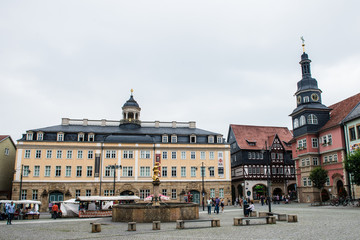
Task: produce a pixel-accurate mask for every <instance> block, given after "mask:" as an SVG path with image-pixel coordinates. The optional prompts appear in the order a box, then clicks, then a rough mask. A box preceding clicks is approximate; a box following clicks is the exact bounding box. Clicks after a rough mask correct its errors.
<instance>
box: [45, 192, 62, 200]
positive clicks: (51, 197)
mask: <svg viewBox="0 0 360 240" xmlns="http://www.w3.org/2000/svg"><path fill="white" fill-rule="evenodd" d="M62 201H64V194H63V193H62V192H59V191H55V192H52V193H50V194H49V202H62Z"/></svg>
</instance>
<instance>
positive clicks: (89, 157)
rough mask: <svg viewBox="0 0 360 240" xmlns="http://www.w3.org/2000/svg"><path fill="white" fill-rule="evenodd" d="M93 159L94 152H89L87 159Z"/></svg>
mask: <svg viewBox="0 0 360 240" xmlns="http://www.w3.org/2000/svg"><path fill="white" fill-rule="evenodd" d="M93 157H94V151H92V150H90V151H88V159H93Z"/></svg>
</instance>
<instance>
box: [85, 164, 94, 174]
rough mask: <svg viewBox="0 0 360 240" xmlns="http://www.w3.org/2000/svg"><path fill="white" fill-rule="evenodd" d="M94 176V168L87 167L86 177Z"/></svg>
mask: <svg viewBox="0 0 360 240" xmlns="http://www.w3.org/2000/svg"><path fill="white" fill-rule="evenodd" d="M92 175H93V167H92V166H87V167H86V176H87V177H92Z"/></svg>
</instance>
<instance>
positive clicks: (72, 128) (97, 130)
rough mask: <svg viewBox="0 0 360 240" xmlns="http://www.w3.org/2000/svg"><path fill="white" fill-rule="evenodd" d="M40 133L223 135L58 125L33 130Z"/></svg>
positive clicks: (168, 130)
mask: <svg viewBox="0 0 360 240" xmlns="http://www.w3.org/2000/svg"><path fill="white" fill-rule="evenodd" d="M31 131H34V132H38V131H42V132H64V133H75V132H84V133H95V134H121V135H162V134H169V135H170V134H176V135H191V134H195V135H221V134H219V133H214V132H210V131H206V130H202V129H199V128H171V127H159V128H155V127H140V128H135V129H127V128H120V127H119V126H89V125H88V126H81V125H56V126H51V127H45V128H38V129H32V130H31Z"/></svg>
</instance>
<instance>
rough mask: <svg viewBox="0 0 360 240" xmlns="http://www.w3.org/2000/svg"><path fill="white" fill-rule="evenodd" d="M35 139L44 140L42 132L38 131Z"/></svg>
mask: <svg viewBox="0 0 360 240" xmlns="http://www.w3.org/2000/svg"><path fill="white" fill-rule="evenodd" d="M36 140H38V141H43V140H44V133H42V132H38V133H37V136H36Z"/></svg>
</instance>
